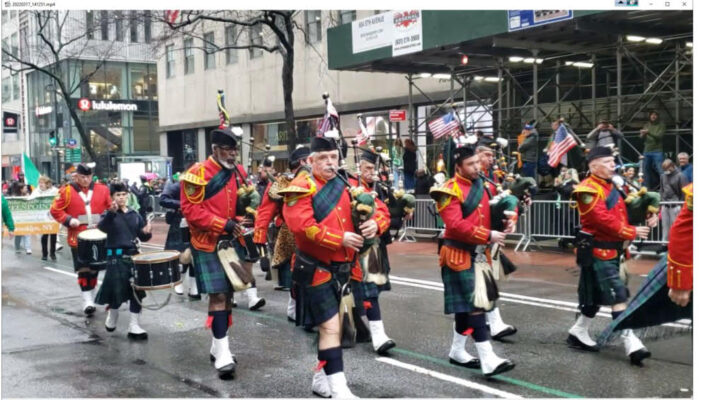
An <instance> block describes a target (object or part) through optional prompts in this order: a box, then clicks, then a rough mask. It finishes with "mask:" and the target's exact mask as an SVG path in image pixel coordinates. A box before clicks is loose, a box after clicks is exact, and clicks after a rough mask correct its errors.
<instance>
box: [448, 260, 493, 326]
mask: <svg viewBox="0 0 701 400" xmlns="http://www.w3.org/2000/svg"><path fill="white" fill-rule="evenodd" d="M473 261H474V257H473ZM473 265H474V264H473ZM441 277H442V278H443V287H444V291H443V312H444V313H445V314H455V313H464V312H474V311H480V310H483V309H482V308H478V307H475V305H474V303H473V302H474V298H475V269H474V267H472V268H470V269H466V270H462V271H453V270H452V269H450V268H449V267H447V266H442V267H441Z"/></svg>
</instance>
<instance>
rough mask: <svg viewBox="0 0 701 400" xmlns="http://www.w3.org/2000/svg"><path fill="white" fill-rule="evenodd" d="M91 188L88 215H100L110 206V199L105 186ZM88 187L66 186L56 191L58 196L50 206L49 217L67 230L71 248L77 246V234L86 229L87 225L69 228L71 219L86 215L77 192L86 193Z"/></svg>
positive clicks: (98, 184)
mask: <svg viewBox="0 0 701 400" xmlns="http://www.w3.org/2000/svg"><path fill="white" fill-rule="evenodd" d="M91 186H92V188H93V193H92V198H91V199H90V213H91V214H102V213H103V212H104V211H105V210H107V209H108V208H110V206H111V205H112V197H111V196H110V190H109V189H108V188H107V186H105V185H103V184H101V183H91ZM89 189H90V187H88V188H81V187H80V186H78V185H77V184H71V185H66V186H64V187H62V188H61V189H60V190H59V191H58V196H56V198H55V199H54V202H53V203H52V204H51V210H50V212H51V216H52V217H53V218H54V219H55V220H56V221H58V222H59V223H60V224H63V225H64V226H65V227H66V228H68V245H69V246H71V247H76V246H78V234H79V233H80V232H82V231H84V230H86V229H87V228H88V226H87V225H80V226H78V227H77V228H71V227H70V226H69V223H70V220H71V219H72V218H78V217H80V216H81V215H86V210H85V202H84V201H83V198H82V197H80V194H79V192H81V191H82V192H83V193H85V194H87V193H88V191H89ZM99 220H100V219H99V217H98V218H97V219H95V218H93V223H94V224H95V225H97V223H98V222H99Z"/></svg>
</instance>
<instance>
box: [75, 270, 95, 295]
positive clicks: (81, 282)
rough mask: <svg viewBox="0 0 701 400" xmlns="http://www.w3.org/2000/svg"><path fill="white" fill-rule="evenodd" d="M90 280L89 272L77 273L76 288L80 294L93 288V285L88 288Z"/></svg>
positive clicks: (90, 274)
mask: <svg viewBox="0 0 701 400" xmlns="http://www.w3.org/2000/svg"><path fill="white" fill-rule="evenodd" d="M91 278H92V273H91V272H78V286H80V290H81V291H82V292H89V291H91V290H92V289H93V288H94V287H95V285H92V286H90V283H91V282H90V281H91Z"/></svg>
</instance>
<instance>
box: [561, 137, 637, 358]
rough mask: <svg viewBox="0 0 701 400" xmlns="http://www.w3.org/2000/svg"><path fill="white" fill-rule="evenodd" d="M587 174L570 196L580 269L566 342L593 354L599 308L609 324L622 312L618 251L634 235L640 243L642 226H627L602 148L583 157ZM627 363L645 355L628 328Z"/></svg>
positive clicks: (608, 155)
mask: <svg viewBox="0 0 701 400" xmlns="http://www.w3.org/2000/svg"><path fill="white" fill-rule="evenodd" d="M587 164H588V165H589V172H590V176H589V177H588V178H586V179H584V180H583V181H582V182H581V183H580V184H579V185H577V186H576V187H575V190H574V192H573V194H572V195H573V197H574V198H575V200H576V201H577V210H578V211H579V215H580V220H581V229H580V230H579V232H577V234H576V238H575V245H576V247H577V264H578V265H579V267H580V269H581V273H580V277H579V286H578V289H577V291H578V297H579V310H580V315H579V316H578V317H577V320H576V322H575V324H574V325H573V326H572V327H571V328H570V329H569V336H568V337H567V344H568V345H569V346H570V347H572V348H578V349H583V350H587V351H598V346H597V344H596V342H595V341H594V340H592V338H591V337H590V336H589V327H590V326H591V324H592V322H593V320H594V317H595V316H596V313H597V312H598V311H599V307H600V306H601V305H608V306H611V317H612V318H613V319H614V320H615V319H616V318H617V317H618V316H619V315H620V314H621V313H623V311H624V310H625V309H626V301H627V300H628V296H629V293H628V288H627V287H626V285H625V283H624V282H623V280H622V279H621V277H620V271H619V269H620V259H621V253H622V252H623V251H624V249H625V248H626V247H627V245H626V244H625V242H627V241H631V240H633V239H635V238H636V237H639V238H642V239H645V238H646V237H647V235H648V233H649V232H650V228H649V227H648V226H632V225H630V224H629V223H628V212H627V210H626V204H625V201H624V198H625V195H624V194H623V193H622V192H621V191H619V190H618V189H617V188H616V187H615V185H614V184H613V182H612V179H613V177H614V174H615V168H616V164H615V161H614V156H613V152H612V151H611V149H610V148H608V147H595V148H593V149H592V150H591V151H590V152H589V154H588V155H587ZM621 338H622V340H623V344H624V346H625V351H626V354H627V355H628V357H629V358H630V361H631V363H633V364H637V365H640V364H641V363H642V360H643V359H645V358H648V357H650V352H649V351H648V350H647V349H646V348H645V346H644V345H643V343H642V342H641V341H640V339H638V337H637V336H635V334H634V333H633V331H632V330H630V329H627V330H624V332H623V333H622V335H621Z"/></svg>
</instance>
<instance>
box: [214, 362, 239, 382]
mask: <svg viewBox="0 0 701 400" xmlns="http://www.w3.org/2000/svg"><path fill="white" fill-rule="evenodd" d="M217 372H218V373H219V379H222V380H225V381H228V380H231V379H234V378H235V377H236V364H235V363H231V364H228V365H225V366H223V367H221V368H217Z"/></svg>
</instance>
